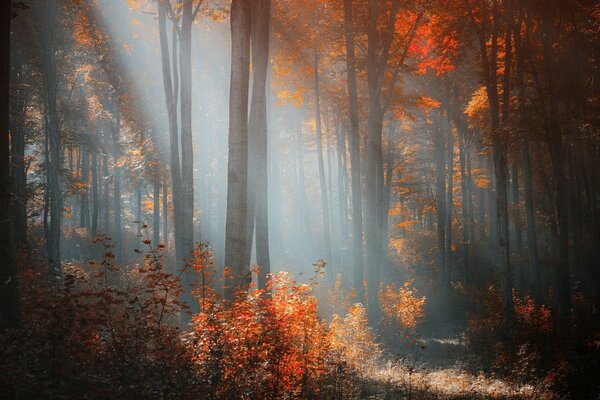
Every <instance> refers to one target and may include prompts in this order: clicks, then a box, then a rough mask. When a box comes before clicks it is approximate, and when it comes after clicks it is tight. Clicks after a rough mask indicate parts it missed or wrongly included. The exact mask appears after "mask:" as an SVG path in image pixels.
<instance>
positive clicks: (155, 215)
mask: <svg viewBox="0 0 600 400" xmlns="http://www.w3.org/2000/svg"><path fill="white" fill-rule="evenodd" d="M152 185H153V189H154V193H153V196H152V244H153V246H157V245H158V244H159V243H160V175H159V174H156V176H155V177H154V180H153V182H152Z"/></svg>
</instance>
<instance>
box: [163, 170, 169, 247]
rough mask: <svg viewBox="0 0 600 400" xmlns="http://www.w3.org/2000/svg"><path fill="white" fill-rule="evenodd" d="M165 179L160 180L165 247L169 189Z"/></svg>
mask: <svg viewBox="0 0 600 400" xmlns="http://www.w3.org/2000/svg"><path fill="white" fill-rule="evenodd" d="M168 187H169V186H168V184H167V177H166V176H163V178H162V217H163V239H162V243H163V244H164V245H165V246H168V244H169V188H168Z"/></svg>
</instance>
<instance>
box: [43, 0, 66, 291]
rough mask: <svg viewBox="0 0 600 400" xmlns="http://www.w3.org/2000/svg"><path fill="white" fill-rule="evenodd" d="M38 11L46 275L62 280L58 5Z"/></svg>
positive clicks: (46, 6) (61, 146) (52, 4)
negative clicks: (43, 118)
mask: <svg viewBox="0 0 600 400" xmlns="http://www.w3.org/2000/svg"><path fill="white" fill-rule="evenodd" d="M41 8H43V9H40V10H38V12H41V13H43V15H38V17H39V20H40V21H41V23H40V28H41V30H42V32H40V39H41V47H42V65H43V75H44V86H45V103H46V107H47V117H48V121H47V122H48V125H47V128H48V140H49V156H50V160H49V161H50V162H49V166H48V167H49V168H48V184H49V187H48V192H49V201H50V227H49V232H48V240H49V243H48V264H49V272H50V276H51V280H52V278H54V279H53V280H56V278H59V279H60V278H62V268H61V254H60V247H61V246H60V242H61V237H62V229H61V221H62V209H63V196H62V190H61V179H60V175H61V170H62V165H63V145H62V135H61V132H60V130H59V121H58V109H57V88H58V72H57V66H56V64H57V60H56V56H57V52H56V40H55V39H56V37H55V34H56V32H55V30H56V29H57V26H58V18H59V6H58V3H55V2H47V3H45V4H44V5H43V6H42V7H41Z"/></svg>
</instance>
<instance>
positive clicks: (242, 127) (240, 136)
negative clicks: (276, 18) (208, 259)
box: [225, 0, 251, 300]
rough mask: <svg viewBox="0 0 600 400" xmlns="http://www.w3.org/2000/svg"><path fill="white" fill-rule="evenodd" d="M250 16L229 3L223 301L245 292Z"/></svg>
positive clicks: (243, 0) (242, 4) (240, 1)
mask: <svg viewBox="0 0 600 400" xmlns="http://www.w3.org/2000/svg"><path fill="white" fill-rule="evenodd" d="M250 31H251V14H250V3H249V1H248V0H233V1H232V3H231V81H230V93H229V160H228V167H227V221H226V224H225V268H227V269H228V271H229V273H228V274H226V277H225V285H226V287H225V298H226V299H228V300H232V299H233V298H234V296H235V294H236V293H237V292H238V291H243V290H246V288H247V285H248V284H249V283H250V275H249V271H248V268H247V265H246V264H245V251H246V221H247V219H246V218H247V200H248V195H247V189H248V84H249V68H250Z"/></svg>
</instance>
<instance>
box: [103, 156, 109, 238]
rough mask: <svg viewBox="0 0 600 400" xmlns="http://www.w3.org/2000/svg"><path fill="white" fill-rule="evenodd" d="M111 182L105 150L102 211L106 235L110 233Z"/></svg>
mask: <svg viewBox="0 0 600 400" xmlns="http://www.w3.org/2000/svg"><path fill="white" fill-rule="evenodd" d="M108 182H109V175H108V154H107V152H106V151H105V152H104V153H103V154H102V189H103V192H104V193H103V194H102V211H103V214H104V216H103V218H102V220H103V221H104V232H102V233H103V234H105V235H108V234H109V232H110V230H109V229H110V205H109V199H110V195H109V193H110V188H109V185H108Z"/></svg>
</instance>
